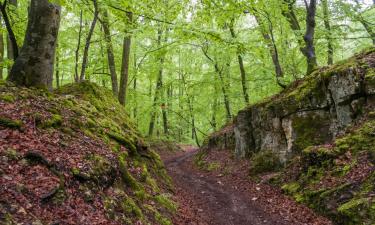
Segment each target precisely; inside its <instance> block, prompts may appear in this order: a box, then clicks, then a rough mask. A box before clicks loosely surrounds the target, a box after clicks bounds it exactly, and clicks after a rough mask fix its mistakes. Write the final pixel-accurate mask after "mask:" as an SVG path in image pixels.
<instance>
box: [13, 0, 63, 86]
mask: <svg viewBox="0 0 375 225" xmlns="http://www.w3.org/2000/svg"><path fill="white" fill-rule="evenodd" d="M60 12H61V8H60V6H58V5H56V4H53V3H50V2H49V1H48V0H31V3H30V7H29V16H28V17H29V19H28V24H27V30H26V36H25V40H24V45H23V47H22V49H21V52H20V55H19V57H18V58H17V59H16V61H15V63H14V65H13V67H12V70H11V72H10V75H9V77H8V79H9V80H10V81H12V82H14V83H16V84H17V85H25V86H28V87H29V86H34V87H44V88H48V89H49V90H52V80H53V67H54V60H55V50H56V43H57V36H58V32H59V26H60Z"/></svg>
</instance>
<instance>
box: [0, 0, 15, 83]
mask: <svg viewBox="0 0 375 225" xmlns="http://www.w3.org/2000/svg"><path fill="white" fill-rule="evenodd" d="M7 3H8V1H4V3H2V5H1V14H2V15H3V19H4V23H5V27H6V29H7V31H8V35H7V57H8V59H9V60H13V61H15V60H16V58H17V57H18V55H19V48H18V44H17V39H16V36H15V34H14V32H13V29H12V26H13V24H12V23H11V21H10V19H9V17H8V13H7ZM9 4H10V5H12V6H13V7H15V8H16V7H17V0H9ZM11 69H12V66H11V65H10V64H9V65H8V76H9V74H10V71H11Z"/></svg>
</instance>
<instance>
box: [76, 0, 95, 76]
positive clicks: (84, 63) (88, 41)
mask: <svg viewBox="0 0 375 225" xmlns="http://www.w3.org/2000/svg"><path fill="white" fill-rule="evenodd" d="M93 4H94V18H93V20H92V22H91V26H90V30H89V33H88V35H87V38H86V44H85V49H84V51H83V58H82V69H81V75H80V77H79V80H80V81H83V80H85V76H86V69H87V61H88V56H89V49H90V44H91V38H92V35H93V34H94V30H95V26H96V22H97V20H98V16H99V10H98V3H97V1H96V0H93Z"/></svg>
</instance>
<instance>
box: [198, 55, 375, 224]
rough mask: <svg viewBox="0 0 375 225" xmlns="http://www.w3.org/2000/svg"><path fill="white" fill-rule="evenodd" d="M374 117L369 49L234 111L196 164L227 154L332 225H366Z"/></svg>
mask: <svg viewBox="0 0 375 225" xmlns="http://www.w3.org/2000/svg"><path fill="white" fill-rule="evenodd" d="M374 115H375V49H373V48H372V49H370V50H368V51H365V52H363V53H360V54H358V55H356V56H354V57H352V58H350V59H348V60H346V61H343V62H341V63H339V64H336V65H334V66H331V67H327V68H322V69H319V70H317V71H315V72H314V73H313V74H312V75H310V76H308V77H307V78H305V79H304V80H300V81H297V82H295V83H294V84H292V85H291V86H290V87H288V88H287V89H286V90H284V91H283V92H282V93H280V94H278V95H276V96H273V97H271V98H269V99H267V100H265V101H263V102H261V103H258V104H255V105H252V106H250V107H248V108H246V109H244V110H242V111H240V112H239V114H238V116H237V117H236V119H235V120H234V122H233V124H230V125H228V126H226V127H225V128H224V129H222V130H221V131H219V132H217V133H214V134H213V135H211V137H210V138H208V139H207V141H206V145H205V146H204V147H203V150H202V154H201V156H200V157H201V158H204V157H205V156H204V155H205V154H206V155H207V154H211V153H210V152H212V151H213V150H231V151H232V154H233V155H234V156H236V157H237V158H244V157H245V158H250V159H251V160H250V161H251V162H250V165H249V173H250V174H251V175H258V178H261V180H263V181H264V180H268V181H269V182H271V183H272V184H275V185H277V186H279V187H280V188H282V189H283V190H284V192H285V193H288V194H290V195H292V196H293V197H294V198H295V199H296V200H297V201H298V202H301V203H304V204H306V205H308V206H309V207H311V208H313V209H315V210H316V211H317V212H320V213H322V214H324V215H327V216H329V217H330V218H332V220H333V221H334V222H335V223H337V224H370V225H372V224H373V223H374V222H375V184H374V183H375V182H374V176H375V166H374V164H375V116H374ZM212 154H214V153H212ZM206 158H209V157H206ZM270 172H276V174H270ZM270 177H271V179H270Z"/></svg>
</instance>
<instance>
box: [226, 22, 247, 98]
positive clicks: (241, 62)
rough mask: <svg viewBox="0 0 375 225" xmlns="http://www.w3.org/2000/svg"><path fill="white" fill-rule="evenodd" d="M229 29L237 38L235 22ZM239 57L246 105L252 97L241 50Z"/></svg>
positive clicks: (233, 36)
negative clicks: (248, 87) (248, 89)
mask: <svg viewBox="0 0 375 225" xmlns="http://www.w3.org/2000/svg"><path fill="white" fill-rule="evenodd" d="M229 31H230V34H231V35H232V38H236V33H235V32H234V28H233V22H232V23H231V24H230V26H229ZM237 58H238V64H239V66H240V73H241V84H242V94H243V97H244V100H245V105H249V104H250V98H249V94H248V91H247V80H246V70H245V66H244V64H243V58H242V56H241V53H240V52H239V50H237Z"/></svg>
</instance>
